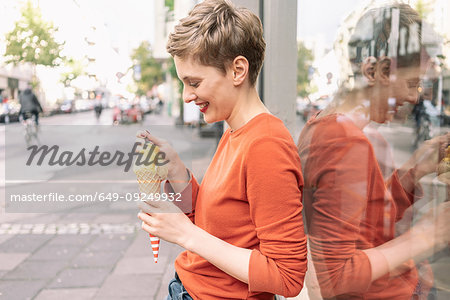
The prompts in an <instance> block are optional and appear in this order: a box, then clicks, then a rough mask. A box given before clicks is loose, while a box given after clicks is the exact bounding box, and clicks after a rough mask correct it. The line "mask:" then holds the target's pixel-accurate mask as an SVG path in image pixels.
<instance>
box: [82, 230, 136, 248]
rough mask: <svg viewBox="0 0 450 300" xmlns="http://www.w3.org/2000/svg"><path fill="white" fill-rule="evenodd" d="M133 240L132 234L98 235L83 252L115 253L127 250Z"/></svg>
mask: <svg viewBox="0 0 450 300" xmlns="http://www.w3.org/2000/svg"><path fill="white" fill-rule="evenodd" d="M133 239H134V234H110V235H99V236H98V237H97V238H96V239H95V240H94V241H93V242H92V243H90V244H89V245H88V246H87V247H86V248H85V249H84V251H86V252H111V251H113V252H115V251H120V250H123V251H124V252H125V249H126V248H128V246H129V245H130V244H131V243H132V241H133Z"/></svg>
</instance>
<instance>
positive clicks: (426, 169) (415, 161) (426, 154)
mask: <svg viewBox="0 0 450 300" xmlns="http://www.w3.org/2000/svg"><path fill="white" fill-rule="evenodd" d="M449 141H450V133H447V134H444V135H441V136H438V137H435V138H433V139H431V140H428V141H425V142H424V143H423V145H422V146H421V147H420V148H419V149H417V150H416V151H415V152H414V154H413V155H412V156H411V158H410V159H409V160H408V161H407V162H406V163H405V165H404V167H403V169H404V170H405V171H406V170H408V169H411V168H414V169H415V177H416V178H415V179H416V181H419V180H420V178H422V177H423V176H425V175H427V174H430V173H433V172H436V171H437V166H438V164H439V160H440V159H441V157H440V152H442V151H441V148H442V147H443V146H445V147H447V145H448V144H449Z"/></svg>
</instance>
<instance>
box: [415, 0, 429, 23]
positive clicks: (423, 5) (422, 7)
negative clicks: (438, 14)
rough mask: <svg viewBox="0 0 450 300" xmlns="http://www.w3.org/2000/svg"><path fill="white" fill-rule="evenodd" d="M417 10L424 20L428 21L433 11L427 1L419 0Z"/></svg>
mask: <svg viewBox="0 0 450 300" xmlns="http://www.w3.org/2000/svg"><path fill="white" fill-rule="evenodd" d="M416 10H417V12H418V13H419V15H420V17H421V18H422V19H426V18H427V16H428V15H429V14H430V12H431V11H432V7H431V3H429V2H427V1H425V0H418V1H417V2H416Z"/></svg>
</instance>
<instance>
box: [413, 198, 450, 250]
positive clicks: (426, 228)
mask: <svg viewBox="0 0 450 300" xmlns="http://www.w3.org/2000/svg"><path fill="white" fill-rule="evenodd" d="M412 230H413V232H414V233H415V234H418V235H420V236H422V238H423V240H427V241H432V244H433V245H432V246H433V247H435V248H442V247H444V246H446V245H447V244H448V243H449V242H450V202H443V203H441V204H439V205H437V206H435V207H433V208H432V209H430V210H429V211H428V212H427V213H426V214H425V215H424V216H422V218H421V219H420V220H419V221H418V222H417V224H416V225H414V227H413V228H412Z"/></svg>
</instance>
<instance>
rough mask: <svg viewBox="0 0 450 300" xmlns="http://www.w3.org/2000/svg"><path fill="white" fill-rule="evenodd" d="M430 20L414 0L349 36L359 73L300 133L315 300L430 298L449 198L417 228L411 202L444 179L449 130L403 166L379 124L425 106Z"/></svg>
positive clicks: (362, 23) (385, 10) (366, 20)
mask: <svg viewBox="0 0 450 300" xmlns="http://www.w3.org/2000/svg"><path fill="white" fill-rule="evenodd" d="M422 25H423V23H422V21H421V19H420V17H419V15H418V13H417V12H415V11H414V10H413V9H412V8H411V7H410V6H409V5H407V4H388V5H384V6H381V7H377V8H373V9H370V10H368V11H367V12H366V13H365V14H364V15H363V16H362V17H361V18H360V19H359V21H358V22H357V24H356V26H355V28H354V32H353V34H352V36H351V37H350V40H349V42H348V54H349V58H350V63H351V69H349V68H346V69H344V70H350V71H351V73H347V77H344V80H343V84H342V86H341V88H340V90H339V91H338V93H337V95H336V96H335V98H334V99H333V101H332V103H331V104H330V105H329V106H328V107H326V108H325V109H324V110H322V111H320V112H319V113H317V114H316V115H315V116H313V117H312V118H311V119H310V120H309V121H308V122H307V124H306V125H305V127H304V128H303V130H302V133H301V135H300V137H299V140H298V148H299V155H300V159H301V163H302V168H303V174H304V179H305V186H304V194H303V204H304V207H305V211H304V212H305V214H304V215H305V228H306V230H307V236H308V245H309V247H310V253H311V257H312V263H313V264H312V265H313V266H314V269H315V273H314V274H311V276H309V275H310V274H308V275H307V279H306V285H307V288H308V292H309V293H310V298H311V299H321V298H332V299H405V300H406V299H427V296H428V295H427V294H428V291H429V290H430V287H431V285H432V274H431V270H430V267H429V265H428V264H427V263H424V262H423V261H424V259H425V258H427V257H428V256H430V255H431V254H433V253H435V252H437V251H440V250H442V249H443V248H445V247H446V246H447V243H448V242H449V238H450V235H449V233H450V223H449V222H448V220H449V218H450V206H449V204H450V203H448V202H446V203H443V204H441V205H440V206H439V208H438V209H437V210H435V211H434V212H431V213H429V214H427V215H425V216H424V217H423V218H422V219H421V220H420V221H419V222H417V223H416V224H415V225H412V223H411V218H412V215H413V213H412V212H413V207H412V205H413V204H414V203H415V202H416V201H418V200H419V199H420V198H421V197H422V195H423V191H422V187H421V185H420V183H419V180H420V179H421V178H422V177H423V176H425V175H427V174H432V173H434V175H436V173H435V172H436V169H437V164H438V162H439V159H438V157H439V149H440V148H441V147H442V145H444V144H445V145H446V143H448V142H449V138H450V136H449V135H447V136H442V137H438V138H436V139H434V140H431V141H428V142H426V143H425V144H424V145H423V147H422V148H420V149H418V150H417V152H415V153H414V155H413V156H412V157H411V158H410V159H409V160H408V161H406V162H405V163H404V164H403V165H401V166H395V165H394V157H393V155H392V153H391V147H392V145H390V144H389V143H388V141H387V140H386V139H385V138H384V137H383V136H382V135H381V134H380V132H378V130H377V129H378V128H380V124H384V123H388V122H393V121H395V116H396V115H397V111H400V110H401V107H402V105H403V104H405V103H410V104H415V103H416V102H417V99H418V91H419V84H420V78H421V75H422V74H423V70H422V69H421V66H423V65H426V64H424V63H423V62H421V60H423V59H425V60H428V59H430V57H429V56H428V54H427V49H426V48H425V45H423V44H422V39H426V38H429V37H428V36H426V37H425V36H422V33H426V32H427V31H421V26H422ZM402 38H403V39H406V40H402ZM344 67H346V66H344ZM394 130H395V127H394V128H391V131H394ZM394 132H395V131H394ZM402 135H404V133H403V131H402ZM398 137H400V136H398ZM398 137H397V136H396V138H398ZM433 201H437V199H434V200H433ZM441 201H442V199H441ZM414 260H416V261H417V262H418V265H417V266H416V265H415V264H414ZM419 262H421V263H420V264H419ZM419 270H420V272H419ZM419 273H420V274H422V276H420V277H419ZM310 281H311V283H312V284H311V287H313V288H310V285H309V284H308V283H309V282H310Z"/></svg>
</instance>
